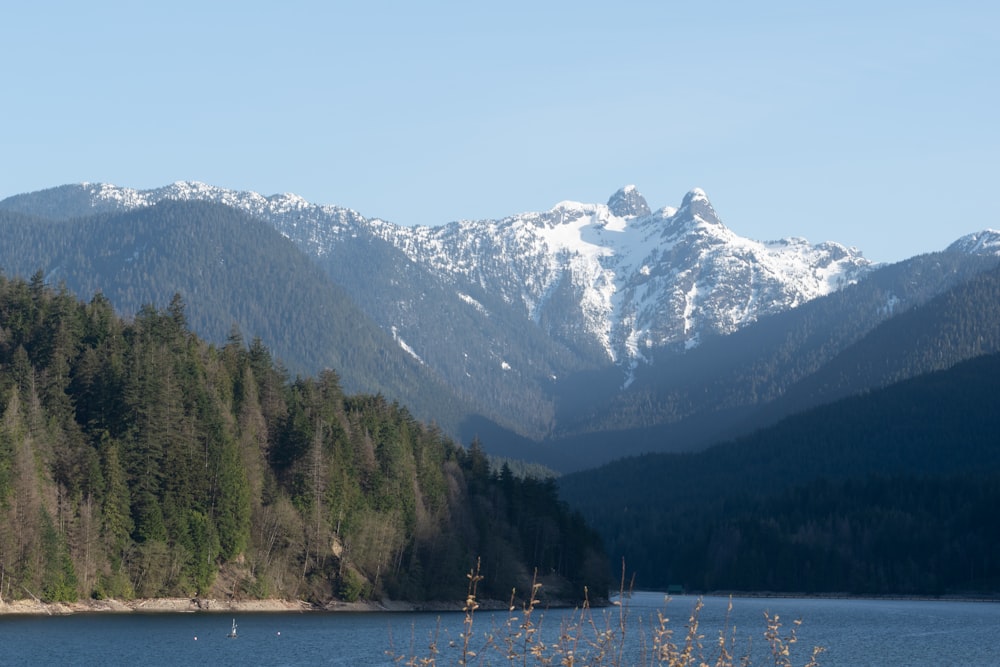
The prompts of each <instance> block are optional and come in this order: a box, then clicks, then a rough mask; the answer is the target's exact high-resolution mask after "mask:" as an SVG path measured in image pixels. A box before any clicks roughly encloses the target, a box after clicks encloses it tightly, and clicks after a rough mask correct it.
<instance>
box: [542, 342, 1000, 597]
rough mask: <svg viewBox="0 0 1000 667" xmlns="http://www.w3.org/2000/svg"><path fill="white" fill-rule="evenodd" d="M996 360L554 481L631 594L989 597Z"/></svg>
mask: <svg viewBox="0 0 1000 667" xmlns="http://www.w3.org/2000/svg"><path fill="white" fill-rule="evenodd" d="M997 396H1000V355H997V354H993V355H986V356H981V357H976V358H974V359H971V360H967V361H965V362H962V363H961V364H958V365H957V366H955V367H953V368H951V369H949V370H945V371H938V372H935V373H930V374H927V375H922V376H920V377H917V378H913V379H910V380H906V381H904V382H900V383H897V384H894V385H892V386H890V387H887V388H885V389H881V390H878V391H874V392H871V393H869V394H866V395H863V396H855V397H851V398H847V399H843V400H841V401H838V402H836V403H833V404H830V405H826V406H822V407H819V408H815V409H813V410H810V411H808V412H804V413H802V414H798V415H795V416H793V417H789V418H787V419H785V420H783V421H781V422H780V423H778V424H776V425H775V426H773V427H770V428H767V429H763V430H761V431H758V432H756V433H754V434H752V435H750V436H746V437H743V438H740V439H738V440H735V441H732V442H729V443H726V444H722V445H717V446H715V447H712V448H710V449H707V450H705V451H703V452H699V453H689V454H649V455H645V456H641V457H635V458H629V459H624V460H621V461H618V462H615V463H612V464H608V465H606V466H603V467H601V468H598V469H594V470H588V471H585V472H581V473H577V474H573V475H569V476H566V477H564V478H563V479H562V480H561V483H560V486H561V489H562V492H563V493H564V495H565V496H566V498H567V499H568V501H569V502H570V503H571V504H572V505H573V506H574V507H575V508H577V509H579V510H581V511H582V512H583V514H584V516H585V517H586V518H587V519H588V520H589V521H591V522H592V523H593V525H594V526H595V528H596V529H597V530H598V531H599V532H600V533H601V534H602V536H603V537H604V539H605V542H606V544H607V546H608V552H609V555H610V557H611V558H612V559H613V560H617V559H619V558H622V557H624V558H625V559H626V561H627V562H628V563H629V567H630V569H632V570H635V571H636V573H637V585H639V586H648V587H659V586H666V585H669V584H675V583H677V584H684V585H685V586H687V587H688V588H692V589H697V590H718V589H735V590H755V591H760V590H772V591H785V592H802V591H806V592H844V591H849V592H855V593H879V594H883V593H897V594H898V593H908V594H939V593H944V592H962V591H992V592H996V591H1000V565H998V563H997V561H996V559H995V558H993V557H992V554H994V553H995V552H996V550H997V549H998V548H1000V520H998V518H997V516H996V512H995V508H996V507H997V503H1000V439H998V437H997V433H998V432H1000V410H998V409H997Z"/></svg>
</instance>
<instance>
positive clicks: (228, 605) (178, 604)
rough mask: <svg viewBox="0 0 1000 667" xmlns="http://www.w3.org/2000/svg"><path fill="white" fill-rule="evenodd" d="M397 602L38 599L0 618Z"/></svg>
mask: <svg viewBox="0 0 1000 667" xmlns="http://www.w3.org/2000/svg"><path fill="white" fill-rule="evenodd" d="M415 609H417V607H415V606H413V605H409V604H406V603H399V602H385V603H381V604H380V603H376V602H337V601H333V602H330V603H329V604H327V605H325V606H322V607H318V606H315V605H311V604H309V603H308V602H304V601H302V600H214V599H209V598H154V599H148V600H128V601H124V602H123V601H120V600H81V601H79V602H59V603H52V604H47V603H44V602H39V601H37V600H30V599H29V600H14V601H10V602H6V601H5V602H0V615H10V614H35V615H41V616H44V615H49V616H61V615H66V614H90V613H143V612H146V613H173V612H176V613H196V612H239V613H252V612H307V611H353V612H361V611H413V610H415Z"/></svg>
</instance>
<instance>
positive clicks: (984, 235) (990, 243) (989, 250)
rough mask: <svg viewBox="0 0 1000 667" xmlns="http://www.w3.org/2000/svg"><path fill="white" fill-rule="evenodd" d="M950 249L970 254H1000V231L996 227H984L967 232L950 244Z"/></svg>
mask: <svg viewBox="0 0 1000 667" xmlns="http://www.w3.org/2000/svg"><path fill="white" fill-rule="evenodd" d="M948 250H950V251H953V252H964V253H968V254H970V255H997V256H1000V232H998V231H996V230H995V229H984V230H982V231H980V232H974V233H972V234H966V235H965V236H963V237H961V238H959V239H958V240H957V241H955V242H954V243H952V244H951V245H950V246H948Z"/></svg>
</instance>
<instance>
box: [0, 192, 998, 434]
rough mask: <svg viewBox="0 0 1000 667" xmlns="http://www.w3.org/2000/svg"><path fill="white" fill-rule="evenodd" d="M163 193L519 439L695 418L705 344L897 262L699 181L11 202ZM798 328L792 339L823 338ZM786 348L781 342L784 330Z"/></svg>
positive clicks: (482, 419) (93, 206)
mask: <svg viewBox="0 0 1000 667" xmlns="http://www.w3.org/2000/svg"><path fill="white" fill-rule="evenodd" d="M167 200H181V201H188V202H205V203H207V204H217V205H224V206H227V207H230V208H234V209H236V210H238V211H241V212H242V213H243V214H245V215H248V216H251V217H253V218H255V219H257V220H261V221H263V222H264V223H266V224H267V225H268V226H270V227H271V228H273V229H274V230H276V231H277V232H278V233H280V234H281V235H282V236H284V237H285V238H286V239H288V240H289V241H290V242H291V243H292V244H293V245H294V246H295V247H297V248H298V250H299V251H300V252H302V253H303V254H304V255H305V256H307V257H309V258H310V259H311V260H312V261H314V262H315V263H317V264H318V265H319V267H320V268H321V269H322V270H323V272H325V274H326V276H327V277H328V278H329V279H330V280H332V281H333V283H334V284H336V285H337V286H338V287H339V288H341V289H343V290H344V291H345V292H346V293H347V294H348V295H349V296H350V298H351V299H353V301H354V302H355V304H357V305H358V306H359V307H360V308H361V309H362V310H363V311H364V312H365V314H366V316H367V317H369V318H371V319H372V320H373V321H374V323H375V324H377V326H378V327H379V328H380V329H381V330H382V332H384V334H385V336H386V337H387V338H388V340H390V341H392V342H393V344H394V345H396V346H397V347H398V348H399V350H400V351H401V352H402V353H403V354H405V355H407V356H408V357H409V358H410V359H411V360H413V361H414V362H415V363H416V364H417V365H419V366H421V367H423V368H425V369H427V370H428V371H430V372H431V374H432V375H435V376H436V377H437V378H438V379H439V380H440V382H441V383H442V385H443V386H447V387H449V389H450V391H453V392H454V393H455V395H456V396H457V397H459V398H460V399H461V400H463V401H465V402H466V403H467V404H468V405H471V406H475V407H474V409H473V410H472V411H471V412H469V413H467V415H466V418H465V420H464V421H463V425H462V426H460V427H459V428H460V438H461V439H463V440H468V439H471V438H472V437H475V436H477V435H479V434H480V433H481V432H489V433H496V434H498V438H499V439H500V440H501V441H502V442H501V443H500V444H496V443H494V447H499V448H501V449H503V448H509V447H511V446H512V445H511V444H510V443H514V442H516V441H518V440H519V439H522V438H523V439H526V441H530V442H534V443H545V442H553V441H556V440H560V439H562V438H564V437H565V436H567V435H573V434H583V433H587V432H594V433H595V434H596V437H599V438H600V437H606V436H607V434H602V432H605V431H607V429H609V428H611V429H613V430H618V431H620V430H621V429H624V431H625V432H630V433H634V429H636V428H640V429H643V428H647V427H650V426H657V425H662V424H664V423H668V422H669V423H672V422H675V421H677V420H684V419H687V418H688V417H690V416H691V414H692V413H691V412H690V410H692V409H694V408H693V407H692V406H696V405H702V404H704V403H705V401H706V400H707V398H706V397H708V396H714V394H706V396H705V397H702V398H700V399H697V400H692V399H693V398H694V397H693V396H688V397H683V396H679V395H678V394H677V392H676V388H670V387H668V388H667V389H663V388H658V385H662V384H663V380H662V378H667V379H668V380H669V376H670V375H671V374H673V373H675V368H676V366H677V364H678V363H679V364H681V365H682V366H683V365H684V364H685V363H686V361H685V359H686V358H687V356H688V355H689V353H691V352H694V351H696V350H698V349H700V348H701V347H702V345H703V344H704V343H705V341H718V340H720V339H725V338H728V337H730V336H732V334H734V333H737V332H740V331H746V330H748V329H752V328H755V327H760V326H765V328H766V327H771V326H773V325H772V324H770V322H771V320H773V319H774V318H775V317H776V316H784V315H785V314H787V313H795V312H798V311H799V310H800V308H801V307H802V306H803V305H805V304H812V303H815V302H817V300H820V297H830V296H832V295H835V294H840V293H842V292H843V291H844V289H845V288H846V287H851V286H855V285H858V284H859V283H861V282H864V281H867V280H868V279H869V278H870V277H871V276H873V275H876V274H878V273H881V272H884V271H886V270H889V269H891V267H887V266H885V265H875V264H873V263H871V262H869V261H868V260H867V259H865V258H864V256H863V254H862V253H861V252H860V251H858V250H857V249H853V248H847V247H845V246H843V245H841V244H838V243H835V242H823V243H818V244H811V243H809V242H808V241H806V240H805V239H802V238H799V237H791V238H787V239H782V240H778V241H766V242H762V241H752V240H749V239H745V238H743V237H740V236H739V235H737V234H735V233H734V232H733V231H732V230H730V229H729V228H728V227H726V225H725V224H724V223H723V222H722V220H721V218H720V217H719V215H718V213H717V212H716V211H715V209H714V207H713V206H712V203H711V201H710V200H709V199H708V196H707V195H706V194H705V192H704V191H703V190H700V189H698V188H693V189H692V190H690V191H689V192H688V193H687V194H686V195H685V196H684V198H683V199H682V201H681V203H680V206H679V207H677V208H672V207H662V208H660V209H658V210H656V211H652V209H651V208H650V207H649V205H648V203H647V202H646V200H645V198H644V197H643V196H642V194H641V193H640V192H639V191H638V188H636V187H635V186H626V187H625V188H622V189H620V190H618V191H617V192H616V193H614V194H613V195H612V196H611V198H609V200H608V202H607V203H606V204H584V203H580V202H572V201H563V202H559V203H558V204H556V205H555V206H554V207H553V208H552V209H550V210H549V211H544V212H533V213H532V212H529V213H521V214H516V215H511V216H507V217H506V218H502V219H498V220H479V221H459V222H452V223H449V224H447V225H442V226H439V227H404V226H401V225H397V224H394V223H390V222H387V221H384V220H380V219H377V218H365V217H364V216H363V215H361V214H360V213H358V212H356V211H353V210H351V209H347V208H342V207H336V206H321V205H316V204H312V203H310V202H308V201H306V200H305V199H303V198H301V197H298V196H296V195H292V194H283V195H271V196H268V197H265V196H263V195H260V194H257V193H253V192H238V191H233V190H227V189H224V188H219V187H215V186H210V185H206V184H204V183H197V182H183V181H179V182H177V183H174V184H171V185H169V186H164V187H162V188H157V189H153V190H133V189H129V188H119V187H116V186H111V185H107V184H82V185H75V186H74V185H70V186H60V187H58V188H52V189H49V190H45V191H40V192H37V193H28V194H25V195H17V196H15V197H11V198H8V199H6V200H3V201H2V202H0V209H6V210H15V211H23V212H25V213H30V214H33V215H36V216H48V217H51V218H57V219H70V218H72V219H80V220H85V219H87V218H88V216H93V215H95V214H100V213H107V212H111V211H119V212H121V211H138V210H139V209H142V208H144V207H149V206H151V205H152V204H153V203H154V202H163V201H167ZM193 233H196V232H193ZM991 234H992V232H991V231H990V230H986V231H984V232H982V233H980V234H979V235H978V236H977V235H970V236H969V237H963V238H962V239H959V240H957V241H956V242H955V244H953V246H952V248H950V252H951V253H952V255H950V257H952V259H949V260H947V262H946V264H947V263H953V262H958V263H962V262H963V261H965V260H962V259H960V258H962V257H981V256H984V255H985V256H988V257H995V256H996V254H997V251H996V248H997V247H1000V246H997V245H996V244H994V243H993V242H992V241H991V239H992V238H993V237H992V236H991ZM962 253H964V254H962ZM956 258H957V259H956ZM930 261H931V262H934V261H937V260H933V259H932V260H930ZM973 269H974V267H972V268H969V269H968V271H966V270H963V271H962V272H959V273H961V275H969V272H970V271H972V270H973ZM32 270H33V269H32ZM893 270H895V269H893ZM914 271H916V273H914V276H913V278H912V279H913V280H918V281H919V280H923V278H921V277H920V276H921V275H925V276H931V274H932V273H934V271H937V272H938V273H940V275H937V273H935V274H934V275H933V276H931V278H932V280H931V283H932V284H933V285H936V286H937V287H935V288H934V289H939V288H940V289H944V288H945V287H946V285H947V284H950V283H948V280H951V279H950V278H947V276H946V274H947V271H946V270H943V269H942V270H941V271H944V273H942V272H941V271H939V270H938V269H933V270H931V269H927V270H925V272H924V274H921V273H920V270H919V269H914ZM927 271H930V273H928V272H927ZM956 271H957V269H956ZM935 276H936V277H935ZM955 276H958V273H956V274H955ZM954 279H956V280H957V279H959V278H958V277H955V278H954ZM904 291H905V290H904ZM932 295H933V294H932V293H930V292H928V293H927V294H924V293H923V292H920V293H916V292H915V293H914V294H912V295H911V296H910V297H906V296H905V295H904V294H903V293H902V292H900V293H899V294H891V293H888V292H885V291H884V290H882V291H879V290H876V293H874V294H873V295H871V296H870V297H866V299H867V301H866V303H867V302H868V301H871V299H875V300H876V301H878V300H881V302H880V303H875V304H874V305H873V307H875V308H876V309H880V311H879V313H874V312H873V313H870V314H865V315H864V316H863V318H862V319H863V320H864V321H865V322H868V324H866V325H865V326H871V325H872V323H874V322H877V321H881V318H885V317H891V316H892V315H893V314H894V312H895V310H894V309H900V310H902V309H905V308H907V307H910V306H911V305H913V304H914V303H919V302H920V300H921V299H924V298H928V297H929V296H932ZM914 299H916V300H914ZM824 307H825V306H824ZM844 312H845V313H847V312H849V311H844ZM803 316H805V314H803ZM846 316H847V317H850V318H855V317H856V316H857V314H856V313H855V314H854V315H846ZM873 318H874V319H873ZM820 319H823V318H820ZM826 320H827V321H829V318H826ZM848 325H849V326H855V323H854V322H849V323H848ZM796 326H797V325H796ZM828 326H833V325H828ZM794 330H795V329H794V326H793V328H792V329H791V330H789V333H788V334H780V333H779V334H778V335H779V336H781V335H795V336H798V335H804V334H806V333H807V334H808V335H809V336H816V335H823V334H822V332H817V331H813V330H812V328H810V327H806V328H805V329H801V332H800V334H794V333H792V332H793V331H794ZM859 331H860V330H859ZM852 335H860V334H852ZM843 340H844V342H847V341H849V340H850V338H849V337H848V338H844V339H843ZM713 345H714V343H713ZM772 345H779V347H777V348H775V353H778V352H780V350H781V349H782V347H781V346H780V337H779V338H778V339H775V341H774V343H772ZM785 348H786V352H783V354H787V353H790V352H788V351H787V350H791V348H788V347H787V346H785ZM713 349H716V347H713ZM750 354H756V353H755V352H750ZM696 356H697V355H696ZM702 356H703V355H702ZM731 356H732V355H731V354H729V353H725V354H723V355H722V357H731ZM817 358H818V357H817ZM824 358H826V357H824ZM713 363H715V362H713ZM768 363H771V362H768ZM688 365H689V364H688ZM810 368H812V367H811V366H810ZM812 369H813V370H815V369H814V368H812ZM748 373H750V374H749V375H748ZM657 378H661V379H657ZM727 381H728V382H732V381H739V382H744V381H747V382H752V383H757V382H758V380H756V379H754V376H753V374H752V373H751V372H750V371H749V370H745V369H744V370H737V369H736V367H735V366H734V368H733V370H732V371H731V376H730V379H728V380H726V381H724V380H722V378H721V377H720V378H719V380H718V381H717V382H716V384H717V385H718V384H719V383H722V384H725V383H726V382H727ZM345 382H349V378H345ZM668 385H669V382H668ZM786 385H787V383H784V382H777V383H774V384H773V388H772V389H768V391H776V390H780V388H781V387H785V386H786ZM719 386H721V385H719ZM584 394H586V395H587V396H584ZM764 395H765V394H762V396H764ZM580 399H585V400H583V402H581V400H580ZM726 405H730V404H729V403H726ZM640 406H645V407H640ZM685 406H687V407H685ZM731 407H734V408H738V409H740V410H749V409H752V404H746V403H740V402H737V403H733V404H732V405H731ZM698 409H703V408H698ZM588 411H589V414H588ZM601 411H603V412H604V413H609V411H615V413H616V414H615V415H610V414H603V415H602V414H601ZM420 414H421V415H424V416H426V413H425V412H423V411H420ZM664 420H667V421H664ZM650 437H653V436H652V435H648V436H643V437H642V438H638V439H637V440H636V442H640V441H645V440H648V439H649V438H650ZM505 441H507V442H505Z"/></svg>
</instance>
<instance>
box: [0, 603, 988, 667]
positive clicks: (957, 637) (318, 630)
mask: <svg viewBox="0 0 1000 667" xmlns="http://www.w3.org/2000/svg"><path fill="white" fill-rule="evenodd" d="M664 600H665V598H664V595H663V594H662V593H647V592H641V593H635V594H634V595H633V596H632V597H631V599H629V600H626V604H625V607H624V608H623V610H624V614H625V618H626V623H625V627H626V632H627V635H628V637H629V638H630V639H631V640H630V641H628V642H626V647H627V652H626V654H625V655H624V657H623V658H622V659H621V660H620V661H619V662H617V663H616V662H615V661H613V660H610V659H609V660H607V661H605V663H604V664H611V665H614V664H620V665H647V664H655V663H653V662H651V660H650V659H649V654H648V650H647V651H644V649H643V645H645V646H646V647H647V649H648V646H649V645H650V641H651V637H652V631H653V629H654V626H655V624H656V614H657V612H658V611H662V612H663V613H664V615H665V616H667V617H669V618H670V623H669V625H668V627H669V628H671V629H673V632H674V635H673V640H672V641H674V643H677V644H683V641H684V637H685V634H686V626H687V623H688V617H689V615H690V613H691V612H692V610H693V609H694V607H695V604H696V602H697V598H693V597H689V596H676V597H674V598H672V599H671V600H670V601H669V603H665V602H664ZM703 602H704V608H703V609H702V611H701V612H700V614H699V631H700V633H701V634H702V635H703V637H704V639H703V640H702V644H703V645H704V651H703V655H704V657H705V659H706V661H707V662H709V663H710V664H714V662H715V658H716V656H717V655H718V651H717V649H716V644H717V639H718V636H719V630H720V628H722V627H724V623H725V619H726V610H727V606H728V603H729V600H728V598H721V597H706V598H704V600H703ZM765 611H769V612H770V613H772V614H778V615H779V617H780V620H781V623H782V624H783V626H782V628H781V635H782V636H785V635H786V634H787V631H788V630H789V629H790V628H791V627H793V623H792V621H793V620H794V619H801V620H802V624H801V626H799V627H798V629H797V634H798V643H797V644H795V645H794V646H793V647H792V653H791V655H792V664H794V665H804V664H806V663H807V662H808V661H809V657H810V654H811V651H812V647H813V646H814V645H820V646H823V647H825V648H826V651H825V652H824V653H823V654H822V655H821V656H820V659H819V662H820V664H821V665H828V666H830V665H836V666H847V665H850V666H852V667H858V666H862V665H907V666H918V665H928V666H931V665H933V666H935V667H941V666H943V665H987V664H1000V604H997V603H990V602H955V601H933V600H932V601H919V600H857V599H812V598H736V599H734V600H733V611H732V613H731V615H730V617H729V625H728V626H727V627H729V628H730V633H729V635H732V636H735V650H734V655H735V658H736V659H735V664H739V659H740V657H742V656H743V655H744V654H746V653H747V652H748V651H749V652H750V655H751V657H752V660H753V663H752V664H754V665H768V664H774V661H773V659H771V658H770V655H769V652H768V647H767V642H766V640H765V639H764V630H765V619H764V612H765ZM621 613H623V612H622V609H620V608H618V607H612V608H606V609H597V610H593V611H592V612H590V616H589V617H587V618H586V621H587V622H586V623H584V624H583V625H584V627H585V628H586V630H585V631H584V632H583V635H582V636H583V637H584V638H593V637H594V636H595V632H598V631H603V630H608V629H612V630H617V629H619V628H620V627H621V626H622V624H621V616H620V614H621ZM508 618H509V614H507V613H506V612H477V613H476V615H475V617H474V625H473V632H472V634H471V639H470V648H472V649H474V650H476V651H477V652H478V654H479V655H478V657H477V658H476V659H475V660H471V661H470V664H483V665H504V664H508V663H507V661H506V660H505V659H504V658H503V656H502V655H501V654H500V653H498V652H496V651H492V650H489V649H487V648H485V644H486V636H487V634H489V633H494V634H496V635H498V636H501V637H504V636H507V633H506V632H505V630H504V626H505V623H506V622H507V620H508ZM518 618H519V619H523V615H521V614H518ZM463 619H464V615H463V614H461V613H457V612H456V613H431V612H421V613H412V612H387V613H379V612H375V613H372V612H368V613H348V612H333V613H303V614H295V613H284V614H271V613H259V614H242V615H237V616H236V622H237V623H238V624H239V636H238V637H237V638H236V639H229V638H227V636H226V635H227V634H228V632H229V629H230V625H231V622H232V615H229V614H221V613H187V614H144V613H135V614H109V613H95V614H77V615H70V616H59V617H48V616H45V617H38V616H31V617H17V616H6V617H0V665H6V666H15V665H142V666H143V667H156V666H158V665H182V664H183V665H241V666H243V667H250V666H251V665H274V666H279V665H351V666H361V665H391V664H405V663H406V660H402V661H400V662H393V660H392V656H403V657H405V658H411V657H417V658H423V657H430V655H431V652H430V650H429V649H428V646H429V645H430V644H431V642H432V641H433V640H434V638H435V637H436V638H437V641H436V645H437V646H438V648H439V651H440V653H439V655H438V656H437V664H438V665H455V664H458V660H459V657H460V655H461V649H460V647H461V645H462V639H461V633H462V630H463V624H462V622H463ZM532 620H533V621H535V622H536V624H537V625H538V626H539V628H540V629H539V633H540V635H539V636H540V637H541V640H542V641H544V642H546V643H554V642H556V641H558V637H559V633H560V629H561V628H566V627H579V625H580V623H579V621H580V612H579V611H576V610H547V611H536V612H535V614H534V615H533V617H532ZM518 623H520V620H519V621H517V622H515V625H517V624H518ZM450 643H453V644H454V645H453V646H450V645H449V644H450ZM587 650H588V648H587V642H580V644H579V645H578V647H577V655H578V656H581V657H582V656H584V655H585V654H586V652H587ZM590 650H591V651H592V650H593V649H590ZM387 651H391V655H389V654H387V653H386V652H387ZM591 655H593V654H592V653H591ZM557 662H558V661H557ZM517 664H521V663H520V662H519V663H517ZM527 664H537V663H533V662H531V661H530V660H529V661H528V663H527Z"/></svg>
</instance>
